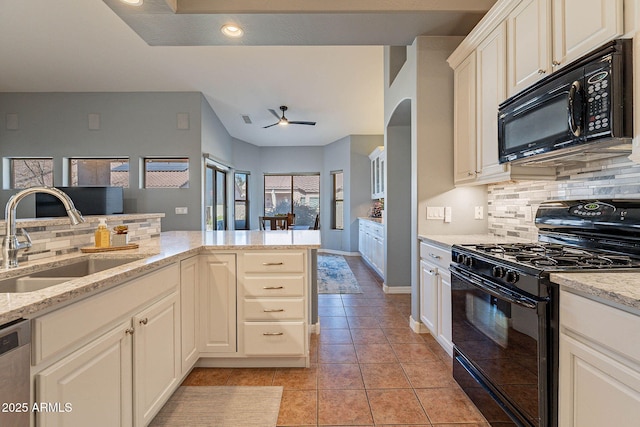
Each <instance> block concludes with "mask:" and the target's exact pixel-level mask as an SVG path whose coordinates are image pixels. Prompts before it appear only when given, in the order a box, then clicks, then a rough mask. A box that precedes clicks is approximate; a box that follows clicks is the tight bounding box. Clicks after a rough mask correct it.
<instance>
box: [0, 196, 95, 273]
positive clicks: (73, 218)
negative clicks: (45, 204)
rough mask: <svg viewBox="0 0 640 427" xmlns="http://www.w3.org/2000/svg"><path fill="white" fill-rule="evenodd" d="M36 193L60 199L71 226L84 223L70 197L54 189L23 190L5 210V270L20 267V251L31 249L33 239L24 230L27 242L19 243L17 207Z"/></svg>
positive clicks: (3, 254) (3, 262)
mask: <svg viewBox="0 0 640 427" xmlns="http://www.w3.org/2000/svg"><path fill="white" fill-rule="evenodd" d="M35 193H46V194H51V195H52V196H55V197H57V198H58V199H60V201H61V202H62V204H63V205H64V208H65V209H66V211H67V215H68V216H69V221H70V222H71V225H77V224H80V223H81V222H84V218H83V217H82V214H81V213H80V211H79V210H77V209H76V207H75V206H74V204H73V202H72V201H71V198H69V196H68V195H67V194H66V193H64V192H62V191H60V190H58V189H57V188H54V187H31V188H27V189H25V190H22V191H20V192H18V193H16V194H14V195H13V196H11V197H10V198H9V201H8V202H7V205H6V206H5V208H4V219H5V222H6V233H5V236H4V240H3V241H2V265H3V267H4V268H14V267H17V266H18V251H20V250H21V249H29V248H30V247H31V238H30V237H29V234H28V233H27V232H26V231H25V230H24V229H22V235H23V236H24V238H25V241H23V242H19V241H18V236H17V235H16V207H17V206H18V203H20V200H22V199H24V198H25V197H26V196H28V195H30V194H35Z"/></svg>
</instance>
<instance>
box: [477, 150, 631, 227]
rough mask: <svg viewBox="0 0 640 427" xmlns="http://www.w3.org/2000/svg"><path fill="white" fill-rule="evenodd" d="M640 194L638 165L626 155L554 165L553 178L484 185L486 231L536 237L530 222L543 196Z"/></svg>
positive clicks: (590, 197) (576, 196)
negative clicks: (556, 166)
mask: <svg viewBox="0 0 640 427" xmlns="http://www.w3.org/2000/svg"><path fill="white" fill-rule="evenodd" d="M598 198H601V199H604V198H640V165H638V164H636V163H633V162H632V161H630V160H629V159H628V158H627V157H626V156H625V157H616V158H613V159H607V160H602V161H599V162H591V163H588V164H584V165H576V166H566V167H561V168H558V175H557V179H556V181H517V182H516V181H508V182H502V183H499V184H492V185H489V186H488V196H487V200H488V209H487V220H488V224H489V233H490V234H494V235H498V236H514V237H521V238H525V239H530V240H536V239H537V236H538V231H537V228H536V226H535V224H534V222H533V220H534V218H535V213H536V210H537V208H538V205H539V204H540V203H541V202H544V201H546V200H569V199H598Z"/></svg>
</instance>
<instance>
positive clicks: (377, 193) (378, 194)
mask: <svg viewBox="0 0 640 427" xmlns="http://www.w3.org/2000/svg"><path fill="white" fill-rule="evenodd" d="M369 159H370V160H371V198H372V199H384V195H385V189H384V186H385V173H386V165H385V163H386V162H385V160H386V156H385V152H384V147H383V146H380V147H376V149H375V150H373V151H372V152H371V154H369Z"/></svg>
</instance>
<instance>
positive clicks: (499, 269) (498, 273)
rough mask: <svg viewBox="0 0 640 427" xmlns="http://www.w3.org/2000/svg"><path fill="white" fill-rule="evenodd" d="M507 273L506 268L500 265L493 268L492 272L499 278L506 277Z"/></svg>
mask: <svg viewBox="0 0 640 427" xmlns="http://www.w3.org/2000/svg"><path fill="white" fill-rule="evenodd" d="M505 273H506V272H505V270H504V267H500V266H497V265H496V266H494V267H493V268H492V269H491V274H492V275H493V277H497V278H499V279H500V278H502V277H504V275H505Z"/></svg>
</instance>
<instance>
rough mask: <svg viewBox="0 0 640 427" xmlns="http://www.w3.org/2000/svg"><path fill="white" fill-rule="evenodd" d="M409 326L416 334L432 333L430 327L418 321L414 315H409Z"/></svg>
mask: <svg viewBox="0 0 640 427" xmlns="http://www.w3.org/2000/svg"><path fill="white" fill-rule="evenodd" d="M409 327H410V328H411V330H412V331H413V332H415V333H416V334H426V333H430V331H429V328H427V326H426V325H425V324H424V323H422V322H418V321H416V320H415V319H414V318H413V316H409Z"/></svg>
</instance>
